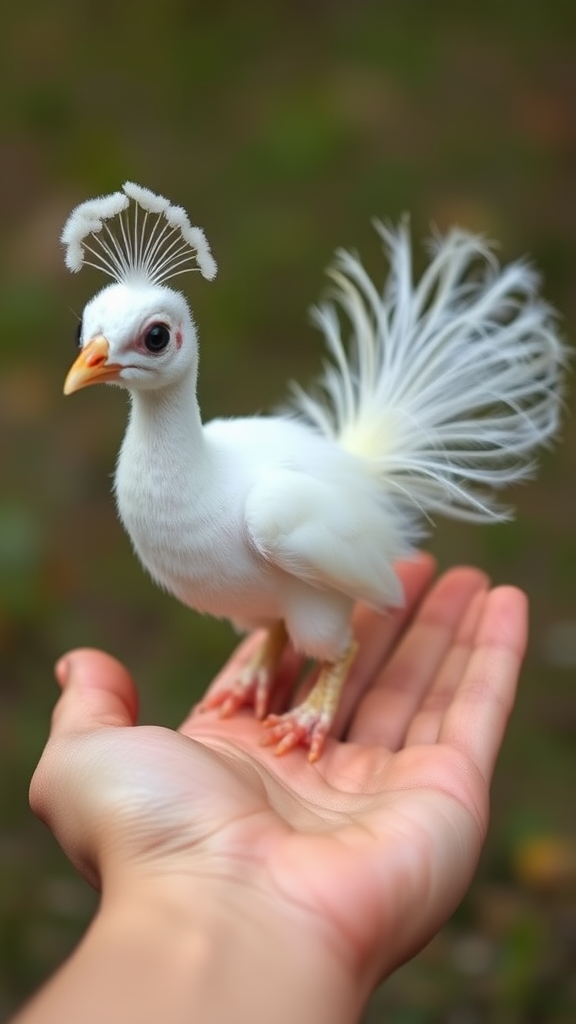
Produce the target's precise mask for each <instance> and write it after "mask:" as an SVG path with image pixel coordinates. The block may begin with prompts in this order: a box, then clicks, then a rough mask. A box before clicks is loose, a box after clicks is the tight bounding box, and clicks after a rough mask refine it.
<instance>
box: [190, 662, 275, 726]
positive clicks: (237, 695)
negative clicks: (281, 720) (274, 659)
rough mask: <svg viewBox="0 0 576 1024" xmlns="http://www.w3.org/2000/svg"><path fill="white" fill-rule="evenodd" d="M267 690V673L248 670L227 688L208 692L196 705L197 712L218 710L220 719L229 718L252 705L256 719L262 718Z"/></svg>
mask: <svg viewBox="0 0 576 1024" xmlns="http://www.w3.org/2000/svg"><path fill="white" fill-rule="evenodd" d="M269 689H270V680H269V677H268V673H267V672H265V671H264V670H263V669H260V670H259V671H257V672H254V671H252V670H251V669H250V668H248V669H245V670H244V672H242V673H240V675H239V676H238V677H237V678H236V679H235V680H234V681H233V682H232V683H229V684H228V685H227V686H221V687H217V688H216V689H214V690H213V691H211V692H210V691H209V692H208V693H207V694H206V695H205V696H204V697H203V698H202V700H201V701H200V703H199V704H198V711H212V710H215V709H218V710H219V712H220V718H231V717H232V715H234V714H236V712H237V711H239V709H240V708H243V707H245V706H246V705H250V704H253V705H254V709H255V714H256V718H258V719H260V718H264V715H265V714H266V705H267V702H268V693H269Z"/></svg>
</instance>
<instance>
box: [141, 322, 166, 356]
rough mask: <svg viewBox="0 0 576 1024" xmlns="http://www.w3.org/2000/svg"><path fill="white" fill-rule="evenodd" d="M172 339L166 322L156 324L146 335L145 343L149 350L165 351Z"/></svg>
mask: <svg viewBox="0 0 576 1024" xmlns="http://www.w3.org/2000/svg"><path fill="white" fill-rule="evenodd" d="M169 341H170V331H169V329H168V327H167V326H166V324H154V325H153V326H152V327H151V328H150V330H148V331H147V332H146V334H145V335H144V344H145V346H146V348H147V349H148V351H149V352H163V351H164V349H165V348H166V346H167V344H168V342H169Z"/></svg>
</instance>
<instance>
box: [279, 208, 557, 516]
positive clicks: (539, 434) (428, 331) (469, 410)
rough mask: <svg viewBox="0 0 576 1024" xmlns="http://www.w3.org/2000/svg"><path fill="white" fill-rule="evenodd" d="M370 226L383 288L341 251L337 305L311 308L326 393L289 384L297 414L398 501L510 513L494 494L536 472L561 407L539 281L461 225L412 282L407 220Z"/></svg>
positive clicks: (551, 331) (335, 273) (461, 512)
mask: <svg viewBox="0 0 576 1024" xmlns="http://www.w3.org/2000/svg"><path fill="white" fill-rule="evenodd" d="M375 226H376V229H377V231H378V233H379V234H380V237H381V239H382V242H383V245H384V251H385V253H386V256H387V259H388V264H389V272H388V276H387V278H386V281H385V284H384V287H383V290H382V292H380V291H378V289H377V288H376V286H375V285H374V283H373V282H372V280H371V278H370V277H369V275H368V273H367V272H366V270H365V269H364V267H363V265H362V263H361V262H360V260H359V259H358V257H357V256H356V255H354V254H352V253H349V252H346V251H344V250H340V251H339V252H338V253H337V256H336V261H335V264H334V266H333V267H332V269H331V270H329V276H330V277H331V279H332V283H333V289H332V293H331V296H330V298H331V299H332V301H327V302H326V303H324V304H323V305H321V306H319V307H318V308H316V309H315V310H314V311H313V318H314V321H315V323H316V325H317V326H319V327H320V329H321V330H322V332H323V334H324V336H325V339H326V343H327V347H328V350H329V353H330V356H331V361H330V363H329V365H328V366H327V367H326V369H325V373H324V376H323V378H322V379H321V381H320V389H319V393H317V394H315V395H310V394H307V393H306V392H304V391H303V390H302V389H300V388H299V387H297V386H295V387H294V391H293V401H292V408H293V410H295V411H296V412H297V414H298V415H300V416H302V417H304V418H305V419H306V420H307V421H308V422H311V423H312V424H314V425H315V426H316V428H317V429H319V430H320V431H321V432H322V433H324V434H325V435H327V436H328V437H331V438H333V439H334V440H336V441H337V442H338V443H339V444H341V445H342V446H343V447H344V448H345V449H347V450H349V451H351V452H353V453H355V454H357V455H360V456H362V457H364V458H365V459H366V460H367V462H368V463H369V464H371V466H372V469H373V472H374V474H375V475H377V476H379V477H380V478H381V479H382V482H383V484H384V486H385V487H386V490H387V491H388V493H390V492H392V493H394V492H395V493H396V496H397V500H398V503H399V506H400V507H405V508H406V510H408V509H409V508H411V509H412V511H414V509H415V508H417V509H419V510H420V512H422V513H424V514H425V515H427V516H431V515H433V514H434V513H437V512H440V513H443V514H446V515H450V516H453V517H457V518H462V519H468V520H477V521H482V520H487V519H503V518H506V517H507V515H508V513H507V510H506V509H503V508H501V507H499V506H498V504H497V503H496V502H495V500H494V497H493V494H492V492H493V491H494V490H495V489H497V488H499V487H503V486H507V485H508V484H509V483H513V482H514V481H518V480H521V479H524V478H526V477H527V476H529V475H530V474H531V472H532V471H533V468H534V462H533V452H534V450H535V449H536V448H537V447H538V446H539V445H542V444H546V443H547V442H548V441H550V439H551V438H552V437H553V436H554V434H555V433H556V431H557V429H558V420H559V414H560V407H561V381H562V370H563V365H564V363H565V361H566V351H565V348H564V345H563V344H562V342H561V341H560V339H559V337H558V333H557V330H556V324H555V314H554V312H553V311H552V310H551V309H550V307H549V306H547V305H546V304H545V303H544V302H543V301H542V300H541V299H540V298H539V297H538V284H539V279H538V276H537V274H536V273H535V272H534V270H533V269H532V268H531V267H530V266H529V265H528V264H527V263H525V262H523V261H518V262H515V263H511V264H509V265H508V266H505V267H503V268H501V267H500V266H499V263H498V261H497V259H496V257H495V255H494V251H493V247H492V246H491V245H490V244H488V243H487V242H486V241H485V239H483V238H482V237H479V236H476V235H473V234H470V233H468V232H466V231H464V230H461V229H459V228H454V229H452V230H451V231H450V232H448V233H447V234H446V235H445V236H444V237H439V236H437V237H434V238H432V240H431V241H430V242H429V243H428V246H429V251H430V255H431V262H430V264H429V265H428V267H427V269H426V270H425V272H424V273H423V275H422V277H421V278H420V280H419V281H417V282H415V281H414V278H413V270H412V249H411V242H410V235H409V230H408V226H407V224H406V223H402V224H401V225H400V226H399V227H398V228H396V229H393V228H390V227H388V226H385V225H383V224H381V223H376V225H375ZM343 320H344V321H347V322H348V323H349V325H350V328H351V330H350V338H349V341H348V343H345V341H344V340H343V326H342V324H343Z"/></svg>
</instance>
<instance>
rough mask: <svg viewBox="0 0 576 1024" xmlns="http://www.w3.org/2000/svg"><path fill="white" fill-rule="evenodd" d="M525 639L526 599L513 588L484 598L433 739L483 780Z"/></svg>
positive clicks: (510, 697)
mask: <svg viewBox="0 0 576 1024" xmlns="http://www.w3.org/2000/svg"><path fill="white" fill-rule="evenodd" d="M527 639H528V601H527V598H526V595H525V594H523V593H522V591H521V590H518V589H516V587H497V588H496V589H495V590H493V591H492V592H491V593H490V594H489V595H488V597H487V599H486V604H485V607H484V611H483V614H482V618H481V620H480V623H479V625H478V629H477V632H476V637H475V641H474V650H473V652H472V655H471V657H470V661H469V664H468V668H467V670H466V673H465V675H464V678H463V679H462V682H461V684H460V686H459V687H458V689H457V690H456V693H455V694H454V698H453V700H452V703H451V704H450V706H449V708H448V710H447V712H446V714H445V716H444V721H443V723H442V727H441V729H440V732H439V736H438V739H439V742H440V743H446V744H449V745H451V746H454V747H457V748H459V749H460V750H462V751H464V752H465V753H466V754H467V756H468V757H470V758H471V759H472V761H473V762H474V764H476V766H477V767H478V768H479V770H480V771H481V773H482V775H483V776H484V778H485V780H486V782H487V783H489V782H490V779H491V778H492V773H493V771H494V765H495V763H496V758H497V756H498V752H499V750H500V746H501V744H502V738H503V736H504V730H505V728H506V724H507V722H508V718H509V716H510V712H511V711H512V707H513V705H514V699H515V696H516V687H517V683H518V676H519V673H520V667H521V664H522V659H523V657H524V654H525V651H526V644H527Z"/></svg>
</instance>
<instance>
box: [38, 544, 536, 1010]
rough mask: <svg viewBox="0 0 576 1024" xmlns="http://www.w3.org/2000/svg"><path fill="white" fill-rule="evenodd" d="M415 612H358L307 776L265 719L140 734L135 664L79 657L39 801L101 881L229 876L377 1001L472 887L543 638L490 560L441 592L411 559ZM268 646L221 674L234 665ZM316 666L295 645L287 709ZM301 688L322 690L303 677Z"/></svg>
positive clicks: (285, 669) (286, 669)
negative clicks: (295, 926) (515, 713)
mask: <svg viewBox="0 0 576 1024" xmlns="http://www.w3.org/2000/svg"><path fill="white" fill-rule="evenodd" d="M399 571H400V573H401V576H402V580H403V583H404V586H405V590H406V595H407V603H406V608H405V609H404V611H403V612H398V613H397V612H395V613H393V614H392V615H391V616H389V617H388V618H384V619H383V618H382V617H380V616H377V615H376V613H374V612H371V611H370V610H368V609H366V608H359V609H358V610H357V616H356V623H355V632H356V637H357V639H358V640H359V643H360V649H359V654H358V656H357V659H356V662H355V665H354V668H353V670H352V673H351V675H350V678H349V680H348V683H347V687H346V692H345V694H344V699H343V702H342V707H341V708H340V711H339V715H338V718H337V721H336V723H335V728H334V730H333V733H334V738H333V739H331V740H329V741H328V742H327V744H326V748H325V751H324V754H323V756H322V758H321V759H320V761H319V762H318V763H317V764H315V765H310V764H309V762H308V760H307V759H306V756H305V754H304V752H303V751H300V750H297V751H294V752H292V753H291V754H289V755H288V756H286V757H283V758H277V757H275V756H274V754H273V753H272V752H271V751H270V749H269V748H267V747H261V746H259V736H260V726H259V723H258V722H256V721H255V720H254V717H253V715H252V714H251V713H250V712H249V711H245V712H243V713H241V714H239V715H238V716H237V717H234V718H231V719H221V718H219V717H218V716H217V714H216V713H212V712H210V713H206V714H198V713H194V712H193V713H192V714H191V715H190V716H189V717H188V718H187V719H186V721H185V722H184V723H183V725H182V727H181V728H180V730H178V731H177V732H172V731H171V730H168V729H164V728H161V727H152V726H140V727H139V726H135V724H134V723H135V720H136V714H137V699H136V693H135V690H134V686H133V683H132V681H131V680H130V677H129V676H128V673H127V672H126V670H125V669H123V667H122V666H121V665H119V664H118V662H116V661H114V660H113V659H111V658H110V657H109V656H107V655H104V654H101V653H99V652H95V651H77V652H74V653H73V654H72V655H70V656H68V658H67V659H66V660H65V661H63V662H62V663H61V664H60V667H59V670H58V675H59V678H60V681H61V683H62V685H63V694H62V697H61V699H60V701H59V703H58V705H57V707H56V709H55V714H54V719H53V726H52V731H51V735H50V738H49V740H48V743H47V746H46V749H45V752H44V754H43V756H42V759H41V761H40V764H39V766H38V769H37V771H36V774H35V777H34V780H33V782H32V787H31V800H32V805H33V807H34V809H35V811H36V813H38V814H39V816H40V817H42V818H43V819H44V820H45V821H47V823H48V824H49V826H50V827H51V828H52V830H53V831H54V833H55V834H56V836H57V838H58V839H59V841H60V842H61V844H62V846H63V848H64V850H65V851H66V853H67V854H68V856H69V857H70V859H71V860H72V861H73V863H75V864H76V866H77V867H78V869H79V870H80V871H81V872H82V873H83V874H84V875H85V876H86V877H87V878H88V879H89V880H90V881H91V882H92V883H93V884H97V885H102V886H104V888H105V887H106V885H110V884H114V880H116V879H122V878H125V877H127V876H128V875H132V876H134V875H138V876H146V875H147V874H154V875H158V874H159V873H160V872H163V871H164V872H166V873H169V874H170V875H171V876H177V875H182V876H188V877H193V878H195V879H198V878H200V879H206V881H207V882H210V881H211V880H220V881H222V880H224V884H226V885H230V886H232V887H234V886H239V887H241V888H242V890H243V891H245V892H248V893H250V892H253V893H254V894H255V896H254V898H258V899H259V898H260V897H261V895H262V894H265V897H266V898H267V899H272V900H273V901H275V905H276V906H277V908H278V912H279V913H286V916H287V919H288V918H289V917H290V915H291V914H293V912H294V909H295V908H296V910H297V913H298V915H299V917H300V919H301V921H300V923H301V924H302V918H303V919H304V923H307V924H308V925H309V927H310V928H318V929H323V930H326V929H328V931H329V933H330V934H331V937H332V938H331V941H334V942H336V943H338V944H339V945H340V946H341V947H342V948H343V949H344V950H345V955H346V956H347V957H348V958H349V962H350V963H351V964H353V965H354V969H355V970H356V971H358V972H360V974H361V976H362V977H363V979H364V980H365V986H366V990H367V991H368V990H369V989H370V987H372V985H373V984H374V983H375V982H376V980H377V979H378V977H379V976H380V975H381V974H382V973H386V972H388V971H389V970H390V969H391V968H392V967H394V966H395V965H396V964H397V963H399V962H402V961H403V960H405V959H406V958H407V957H408V956H410V955H411V954H412V953H414V952H416V950H417V949H418V948H420V947H421V946H422V945H423V944H424V943H425V942H426V941H427V940H428V939H429V938H430V936H431V935H432V934H433V933H434V932H435V931H436V930H437V928H438V927H440V925H441V924H442V923H443V921H444V920H445V919H446V918H447V917H448V915H449V914H450V913H451V911H452V910H453V908H454V906H455V905H456V904H457V903H458V901H459V900H460V898H461V897H462V895H463V893H464V891H465V889H466V888H467V886H468V884H469V882H470V880H471V877H472V873H473V870H474V867H475V864H476V861H477V858H478V854H479V851H480V848H481V844H482V840H483V837H484V835H485V830H486V826H487V818H488V791H489V785H490V780H491V777H492V772H493V768H494V764H495V760H496V757H497V753H498V750H499V747H500V744H501V741H502V736H503V733H504V729H505V725H506V721H507V717H508V714H509V711H510V709H511V707H512V703H513V699H514V693H515V686H516V681H517V676H518V671H519V667H520V663H521V660H522V655H523V652H524V646H525V640H526V602H525V599H524V597H523V595H522V594H521V593H520V592H519V591H517V590H515V589H514V588H510V587H501V588H497V589H495V590H492V591H491V590H489V589H488V584H487V581H486V579H485V577H484V576H483V574H482V573H480V572H479V571H477V570H474V569H464V568H460V569H455V570H452V571H450V572H448V573H447V574H445V575H444V576H443V577H441V578H440V580H439V581H438V582H436V583H435V584H434V585H432V583H431V581H432V577H433V572H434V567H433V563H432V561H431V559H429V558H427V557H425V556H422V557H420V558H419V559H417V560H416V561H414V562H412V563H405V564H403V565H402V566H400V570H399ZM254 642H255V639H254V638H249V639H248V640H247V641H246V642H245V643H244V644H243V645H241V647H240V648H239V649H238V651H237V652H236V654H235V655H234V658H233V659H232V661H231V663H230V666H228V667H227V668H225V669H224V670H223V673H222V674H221V676H220V679H219V680H216V681H215V683H214V684H213V685H214V686H216V687H217V686H218V685H219V683H220V682H222V680H223V679H225V677H226V672H227V671H229V670H230V668H236V669H237V666H238V663H239V662H241V661H242V660H243V659H245V658H246V657H247V656H248V654H249V651H250V648H251V646H252V644H253V643H254ZM300 669H301V664H300V662H299V659H298V658H297V657H296V656H295V655H294V654H293V653H291V652H287V654H286V657H285V660H284V662H283V664H282V666H281V679H280V683H279V687H278V691H277V692H278V694H279V696H278V698H277V701H278V707H277V708H276V707H275V708H274V710H277V709H279V708H280V707H282V706H283V705H285V704H286V702H287V701H288V700H289V699H296V700H297V699H299V697H298V695H297V696H296V697H293V698H290V697H289V693H290V691H291V689H292V688H293V684H294V682H295V680H296V678H297V675H298V673H299V671H300ZM302 685H304V686H306V685H309V684H307V683H306V682H304V683H303V684H302Z"/></svg>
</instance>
